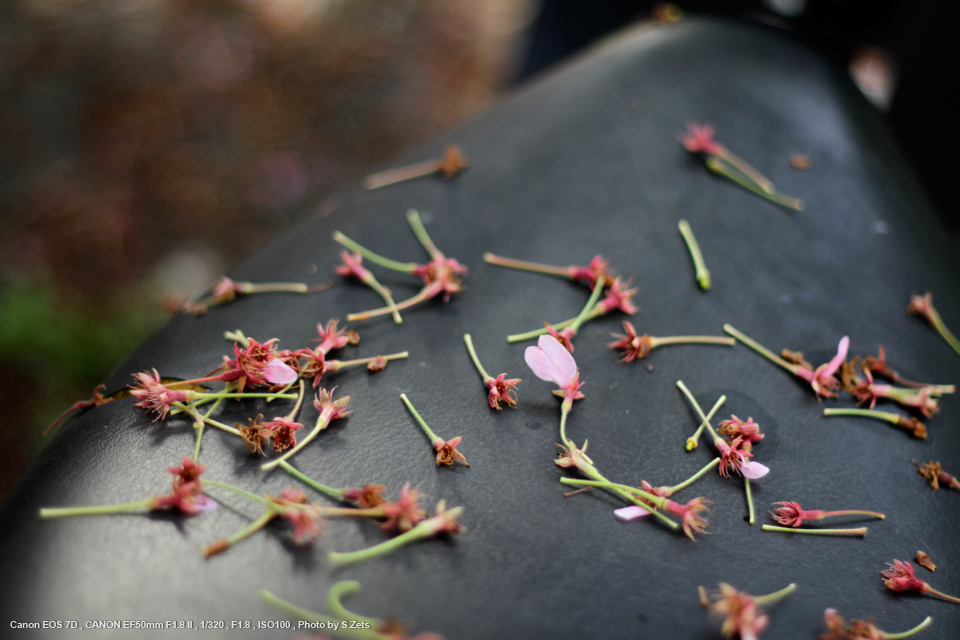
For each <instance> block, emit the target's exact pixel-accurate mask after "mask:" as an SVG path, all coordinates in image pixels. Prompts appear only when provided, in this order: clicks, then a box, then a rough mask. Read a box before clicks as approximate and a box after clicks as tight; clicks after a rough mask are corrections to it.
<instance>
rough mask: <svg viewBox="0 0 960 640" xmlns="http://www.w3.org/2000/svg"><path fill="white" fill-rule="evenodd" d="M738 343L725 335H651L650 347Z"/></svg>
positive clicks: (728, 344)
mask: <svg viewBox="0 0 960 640" xmlns="http://www.w3.org/2000/svg"><path fill="white" fill-rule="evenodd" d="M736 343H737V341H736V340H734V339H733V338H724V337H723V336H667V337H664V338H658V337H656V336H650V348H651V349H656V348H657V347H663V346H666V345H671V344H720V345H725V346H728V347H732V346H733V345H735V344H736Z"/></svg>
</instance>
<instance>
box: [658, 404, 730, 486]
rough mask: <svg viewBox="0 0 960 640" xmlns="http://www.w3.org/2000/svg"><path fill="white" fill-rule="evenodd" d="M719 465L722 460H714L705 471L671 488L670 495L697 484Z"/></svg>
mask: <svg viewBox="0 0 960 640" xmlns="http://www.w3.org/2000/svg"><path fill="white" fill-rule="evenodd" d="M711 415H712V414H711ZM708 417H709V416H708ZM718 464H720V458H714V459H713V460H711V461H710V462H708V463H707V464H706V465H705V466H704V467H703V469H700V471H697V472H696V473H695V474H693V475H692V476H690V477H689V478H687V479H686V480H684V481H683V482H681V483H680V484H678V485H674V486H672V487H670V488H669V489H668V491H669V492H670V495H673V494H675V493H676V492H677V491H680V490H681V489H686V488H687V487H689V486H690V485H692V484H693V483H694V482H696V481H697V480H699V479H700V478H701V477H703V475H704V474H706V473H707V472H709V471H710V469H713V468H714V467H715V466H717V465H718Z"/></svg>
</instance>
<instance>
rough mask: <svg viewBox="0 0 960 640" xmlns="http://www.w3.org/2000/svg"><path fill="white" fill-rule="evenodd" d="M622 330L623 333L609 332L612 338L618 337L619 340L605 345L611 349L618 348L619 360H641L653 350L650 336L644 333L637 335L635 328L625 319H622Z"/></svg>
mask: <svg viewBox="0 0 960 640" xmlns="http://www.w3.org/2000/svg"><path fill="white" fill-rule="evenodd" d="M623 330H624V332H625V335H624V334H619V333H614V334H611V335H613V337H614V338H619V340H615V341H613V342H609V343H607V346H608V347H609V348H611V349H620V356H621V357H620V360H619V362H633V361H634V360H642V359H643V358H646V357H647V356H649V355H650V352H651V351H652V350H653V345H652V343H651V340H650V336H648V335H646V334H644V335H642V336H640V335H637V330H636V329H635V328H634V327H633V324H631V323H630V322H628V321H626V320H624V321H623Z"/></svg>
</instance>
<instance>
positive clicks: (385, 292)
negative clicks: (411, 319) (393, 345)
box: [363, 271, 403, 324]
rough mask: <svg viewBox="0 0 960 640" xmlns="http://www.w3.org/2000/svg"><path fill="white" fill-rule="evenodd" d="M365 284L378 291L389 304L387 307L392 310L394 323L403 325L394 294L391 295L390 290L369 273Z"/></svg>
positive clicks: (364, 279) (364, 280) (364, 281)
mask: <svg viewBox="0 0 960 640" xmlns="http://www.w3.org/2000/svg"><path fill="white" fill-rule="evenodd" d="M363 283H364V284H365V285H367V286H368V287H370V288H371V289H373V290H374V291H376V292H377V293H378V294H379V295H380V297H381V298H383V301H384V302H386V303H387V307H388V308H389V309H392V311H391V312H390V315H392V316H393V322H394V323H395V324H403V318H401V317H400V312H399V311H397V303H396V302H395V301H394V300H393V294H392V293H390V289H387V288H386V287H385V286H383V285H382V284H380V281H379V280H377V278H376V276H374V275H373V274H372V273H370V272H369V271H368V272H367V274H366V277H365V278H363Z"/></svg>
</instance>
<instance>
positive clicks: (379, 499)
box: [343, 484, 387, 509]
mask: <svg viewBox="0 0 960 640" xmlns="http://www.w3.org/2000/svg"><path fill="white" fill-rule="evenodd" d="M385 489H386V487H385V486H383V485H382V484H365V485H363V488H362V489H356V488H350V489H344V491H343V497H344V498H346V499H348V500H353V501H354V502H356V503H357V504H359V505H360V507H361V508H362V509H372V508H374V507H379V506H380V505H382V504H386V502H387V501H386V500H385V499H384V497H383V492H384V490H385Z"/></svg>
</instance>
